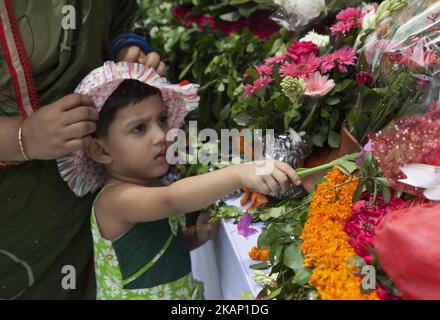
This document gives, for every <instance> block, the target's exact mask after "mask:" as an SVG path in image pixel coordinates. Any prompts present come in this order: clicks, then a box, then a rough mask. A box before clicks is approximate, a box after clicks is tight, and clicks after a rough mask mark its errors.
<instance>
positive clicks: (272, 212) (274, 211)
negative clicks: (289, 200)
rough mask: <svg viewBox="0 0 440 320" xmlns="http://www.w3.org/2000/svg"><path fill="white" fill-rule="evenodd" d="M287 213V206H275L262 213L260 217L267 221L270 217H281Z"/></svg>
mask: <svg viewBox="0 0 440 320" xmlns="http://www.w3.org/2000/svg"><path fill="white" fill-rule="evenodd" d="M285 213H286V208H285V207H275V208H271V209H269V210H267V211H266V212H264V213H263V214H261V215H260V219H261V220H263V221H267V220H269V219H270V218H279V217H281V216H282V215H284V214H285Z"/></svg>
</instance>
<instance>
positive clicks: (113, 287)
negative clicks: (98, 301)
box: [103, 275, 119, 297]
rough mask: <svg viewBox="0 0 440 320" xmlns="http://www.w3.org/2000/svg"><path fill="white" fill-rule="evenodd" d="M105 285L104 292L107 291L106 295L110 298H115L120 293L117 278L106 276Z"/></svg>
mask: <svg viewBox="0 0 440 320" xmlns="http://www.w3.org/2000/svg"><path fill="white" fill-rule="evenodd" d="M104 284H105V288H103V291H105V293H106V295H108V296H110V297H115V296H116V295H117V294H118V292H119V281H118V279H116V277H114V276H112V275H110V276H104Z"/></svg>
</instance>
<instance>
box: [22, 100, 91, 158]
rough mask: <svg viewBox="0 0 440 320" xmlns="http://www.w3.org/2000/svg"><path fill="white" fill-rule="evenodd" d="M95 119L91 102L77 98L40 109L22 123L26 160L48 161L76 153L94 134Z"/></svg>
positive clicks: (59, 101) (56, 102) (60, 101)
mask: <svg viewBox="0 0 440 320" xmlns="http://www.w3.org/2000/svg"><path fill="white" fill-rule="evenodd" d="M98 117H99V113H98V111H97V110H96V108H95V106H94V104H93V101H92V99H90V98H89V97H87V96H84V95H79V94H70V95H68V96H65V97H63V98H61V99H60V100H58V101H55V102H54V103H52V104H50V105H47V106H44V107H42V108H41V109H40V110H38V111H37V112H35V113H34V114H32V116H30V117H29V118H27V119H26V120H25V121H24V122H23V144H24V149H25V152H26V154H27V156H28V157H29V158H30V159H38V160H50V159H56V158H59V157H61V156H64V155H66V154H69V153H71V152H74V151H77V150H80V149H81V148H82V147H83V146H84V145H85V144H86V143H87V141H88V140H89V138H90V134H92V133H93V132H95V130H96V124H95V121H96V120H98Z"/></svg>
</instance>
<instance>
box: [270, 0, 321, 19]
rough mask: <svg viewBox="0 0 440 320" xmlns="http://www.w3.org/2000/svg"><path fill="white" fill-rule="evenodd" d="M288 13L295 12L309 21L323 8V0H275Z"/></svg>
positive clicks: (317, 15)
mask: <svg viewBox="0 0 440 320" xmlns="http://www.w3.org/2000/svg"><path fill="white" fill-rule="evenodd" d="M275 3H276V4H278V5H279V6H281V7H282V8H283V9H284V10H285V11H286V12H287V13H288V14H295V15H298V16H299V17H301V18H302V19H304V20H305V21H310V20H312V19H314V18H317V17H319V15H320V14H321V13H322V12H323V11H324V10H325V0H275Z"/></svg>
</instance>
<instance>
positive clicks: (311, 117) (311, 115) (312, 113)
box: [299, 99, 319, 131]
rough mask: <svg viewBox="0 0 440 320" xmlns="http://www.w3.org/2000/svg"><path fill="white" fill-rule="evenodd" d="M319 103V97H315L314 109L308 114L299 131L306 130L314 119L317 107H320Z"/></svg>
mask: <svg viewBox="0 0 440 320" xmlns="http://www.w3.org/2000/svg"><path fill="white" fill-rule="evenodd" d="M318 105H319V101H318V99H314V103H313V107H312V110H311V111H310V113H309V115H308V116H307V118H306V120H304V122H303V124H302V125H301V127H300V128H299V131H303V130H305V129H306V128H307V127H308V126H309V124H310V122H311V121H312V120H313V118H314V116H315V113H316V109H318Z"/></svg>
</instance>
